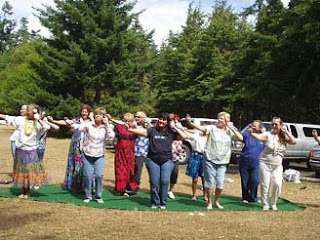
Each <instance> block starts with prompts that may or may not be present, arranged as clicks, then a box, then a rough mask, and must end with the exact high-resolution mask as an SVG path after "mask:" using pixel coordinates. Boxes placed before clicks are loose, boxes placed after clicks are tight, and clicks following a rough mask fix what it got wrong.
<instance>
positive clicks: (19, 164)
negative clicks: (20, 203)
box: [13, 149, 47, 188]
mask: <svg viewBox="0 0 320 240" xmlns="http://www.w3.org/2000/svg"><path fill="white" fill-rule="evenodd" d="M13 184H14V185H15V186H18V187H24V188H32V187H39V186H42V185H45V184H47V173H46V172H45V170H44V165H43V162H42V161H41V160H40V159H39V156H38V154H37V149H34V150H21V149H16V163H15V164H14V169H13Z"/></svg>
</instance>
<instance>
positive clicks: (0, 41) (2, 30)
mask: <svg viewBox="0 0 320 240" xmlns="http://www.w3.org/2000/svg"><path fill="white" fill-rule="evenodd" d="M12 14H13V12H12V6H11V5H10V4H9V2H7V1H5V2H4V4H3V5H2V8H1V12H0V53H3V52H5V51H7V50H8V49H9V48H10V47H11V46H12V45H13V44H14V42H15V41H14V39H15V34H14V28H15V26H16V22H15V21H14V20H12V19H10V17H11V16H12Z"/></svg>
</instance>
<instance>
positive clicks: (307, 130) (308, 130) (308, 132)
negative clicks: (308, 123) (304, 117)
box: [303, 127, 320, 137]
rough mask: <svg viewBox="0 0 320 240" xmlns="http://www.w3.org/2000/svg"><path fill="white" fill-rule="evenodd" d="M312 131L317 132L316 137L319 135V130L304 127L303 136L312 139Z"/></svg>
mask: <svg viewBox="0 0 320 240" xmlns="http://www.w3.org/2000/svg"><path fill="white" fill-rule="evenodd" d="M313 129H316V130H317V132H318V135H319V134H320V128H309V127H304V128H303V132H304V135H305V136H306V137H313V136H312V130H313Z"/></svg>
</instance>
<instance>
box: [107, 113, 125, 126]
mask: <svg viewBox="0 0 320 240" xmlns="http://www.w3.org/2000/svg"><path fill="white" fill-rule="evenodd" d="M107 118H108V119H109V120H110V121H111V122H113V123H115V124H118V125H124V122H122V121H121V120H116V119H113V118H112V117H111V115H110V114H107Z"/></svg>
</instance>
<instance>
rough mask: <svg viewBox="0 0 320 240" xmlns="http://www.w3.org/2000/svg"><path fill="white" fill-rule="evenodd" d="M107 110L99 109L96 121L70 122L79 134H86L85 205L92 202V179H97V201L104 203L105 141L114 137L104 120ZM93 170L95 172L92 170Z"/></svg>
mask: <svg viewBox="0 0 320 240" xmlns="http://www.w3.org/2000/svg"><path fill="white" fill-rule="evenodd" d="M105 114H106V110H105V109H104V108H97V109H96V110H95V111H94V121H93V122H86V123H83V124H78V125H74V124H73V121H71V120H70V124H71V125H72V127H73V128H74V129H77V130H78V131H79V132H84V134H85V141H84V142H83V166H84V182H85V189H84V191H85V194H86V199H85V200H84V201H83V202H84V203H89V202H90V201H91V200H92V179H93V176H94V179H95V182H96V184H95V190H96V196H95V200H96V201H97V202H98V203H103V199H102V187H103V186H102V183H103V173H104V154H105V149H106V148H105V142H106V141H105V139H106V138H107V137H108V138H111V137H114V132H113V130H112V129H111V128H110V127H109V122H108V118H104V115H105ZM92 169H93V170H92Z"/></svg>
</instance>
